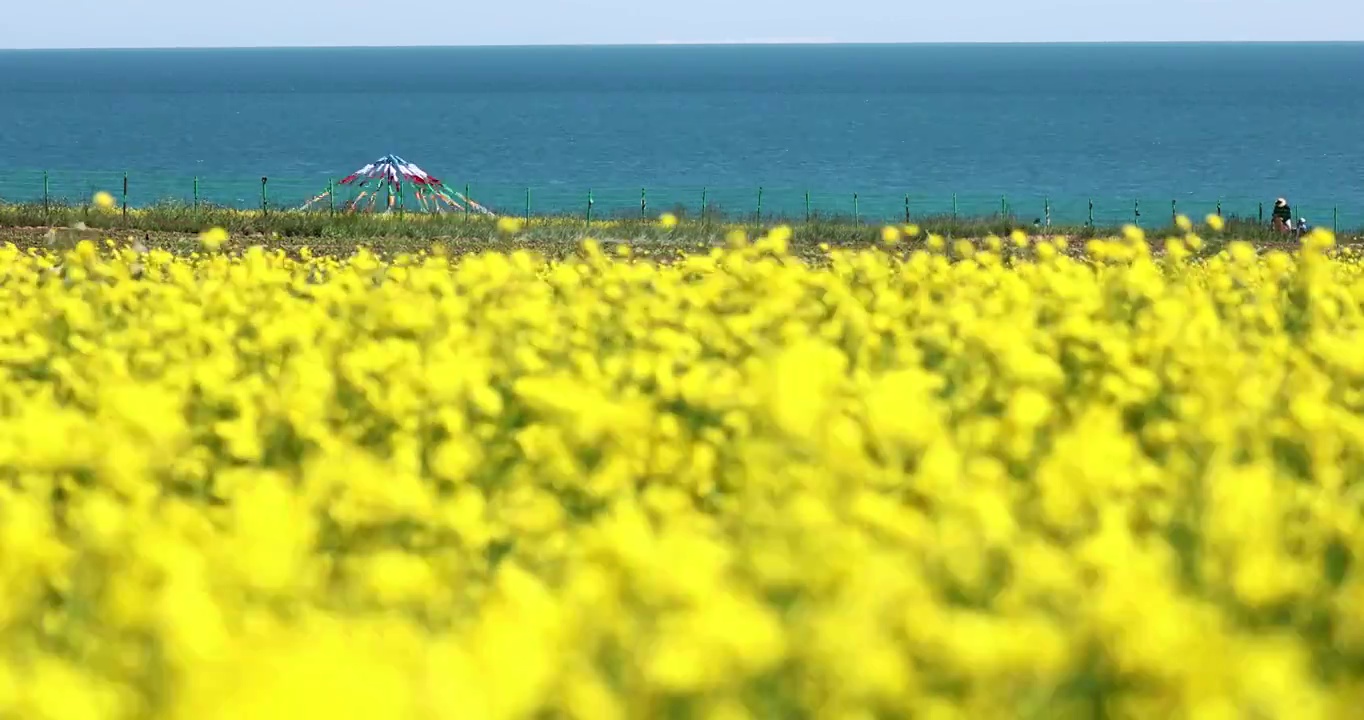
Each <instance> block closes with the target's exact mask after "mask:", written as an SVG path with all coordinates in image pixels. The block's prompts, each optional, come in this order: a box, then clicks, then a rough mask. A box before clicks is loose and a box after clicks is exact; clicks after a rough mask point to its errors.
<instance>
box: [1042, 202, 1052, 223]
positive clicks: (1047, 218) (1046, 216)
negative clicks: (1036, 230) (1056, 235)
mask: <svg viewBox="0 0 1364 720" xmlns="http://www.w3.org/2000/svg"><path fill="white" fill-rule="evenodd" d="M1042 219H1043V221H1044V222H1046V224H1047V225H1046V226H1047V227H1051V198H1050V197H1044V198H1042Z"/></svg>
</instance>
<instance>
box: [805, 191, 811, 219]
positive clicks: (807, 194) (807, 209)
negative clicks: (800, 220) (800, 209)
mask: <svg viewBox="0 0 1364 720" xmlns="http://www.w3.org/2000/svg"><path fill="white" fill-rule="evenodd" d="M805 224H806V225H809V224H810V191H809V190H806V191H805Z"/></svg>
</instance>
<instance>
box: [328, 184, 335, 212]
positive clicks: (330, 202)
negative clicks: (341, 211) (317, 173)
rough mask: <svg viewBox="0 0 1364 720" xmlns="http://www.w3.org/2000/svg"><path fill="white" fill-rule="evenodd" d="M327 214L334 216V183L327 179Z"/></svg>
mask: <svg viewBox="0 0 1364 720" xmlns="http://www.w3.org/2000/svg"><path fill="white" fill-rule="evenodd" d="M327 213H328V214H330V215H335V214H336V181H335V180H333V179H331V178H327Z"/></svg>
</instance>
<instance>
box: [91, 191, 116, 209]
mask: <svg viewBox="0 0 1364 720" xmlns="http://www.w3.org/2000/svg"><path fill="white" fill-rule="evenodd" d="M94 203H95V207H98V208H101V209H104V210H108V209H110V208H112V207H114V205H116V204H117V201H115V200H114V196H113V195H110V194H109V193H108V192H105V191H104V190H100V191H99V192H97V193H95V197H94Z"/></svg>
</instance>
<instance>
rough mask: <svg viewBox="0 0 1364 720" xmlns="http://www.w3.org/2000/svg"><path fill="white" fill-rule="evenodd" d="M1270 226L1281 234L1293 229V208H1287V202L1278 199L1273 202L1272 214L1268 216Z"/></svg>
mask: <svg viewBox="0 0 1364 720" xmlns="http://www.w3.org/2000/svg"><path fill="white" fill-rule="evenodd" d="M1270 226H1271V227H1273V228H1274V229H1275V230H1277V231H1278V232H1282V233H1286V232H1288V231H1289V230H1291V229H1293V208H1291V207H1289V205H1288V201H1287V200H1285V199H1283V198H1279V199H1278V200H1275V201H1274V214H1273V215H1271V216H1270Z"/></svg>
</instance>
